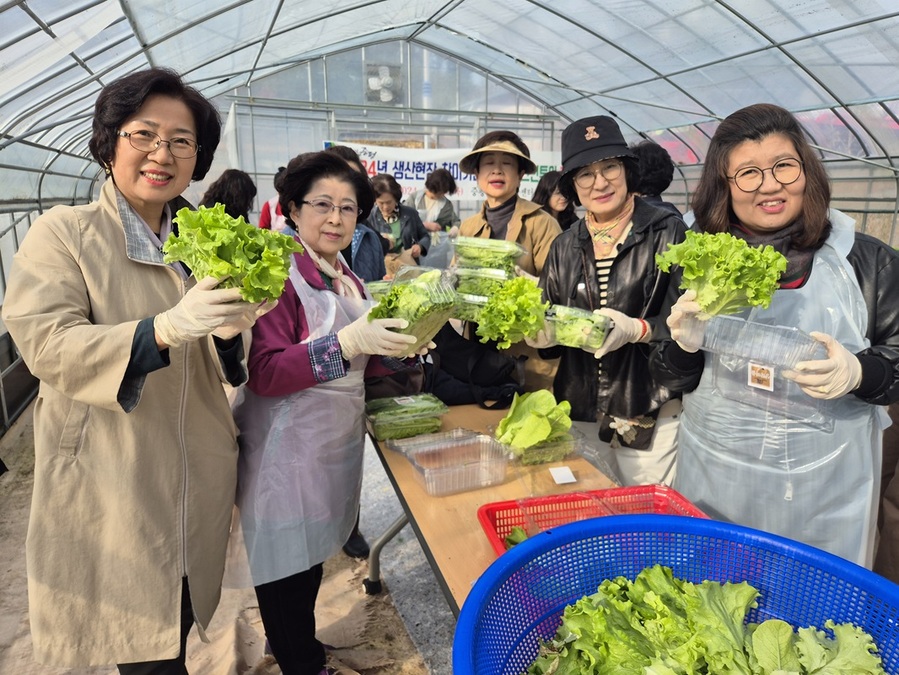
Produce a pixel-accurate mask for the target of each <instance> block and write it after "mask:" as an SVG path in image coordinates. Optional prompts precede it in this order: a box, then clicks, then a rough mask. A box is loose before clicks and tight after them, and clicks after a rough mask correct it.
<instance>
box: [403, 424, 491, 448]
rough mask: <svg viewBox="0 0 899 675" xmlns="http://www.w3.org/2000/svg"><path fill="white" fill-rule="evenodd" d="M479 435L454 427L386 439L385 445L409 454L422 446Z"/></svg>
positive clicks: (432, 445)
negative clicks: (430, 432)
mask: <svg viewBox="0 0 899 675" xmlns="http://www.w3.org/2000/svg"><path fill="white" fill-rule="evenodd" d="M480 435H481V434H480V433H479V432H477V431H472V430H471V429H463V428H462V427H456V428H455V429H450V430H449V431H440V432H438V433H435V434H421V435H420V436H413V437H411V438H399V439H390V440H389V441H387V447H388V448H390V449H391V450H395V451H396V452H399V453H402V454H404V455H409V453H410V452H414V451H416V450H421V449H422V448H431V447H434V446H435V445H440V444H442V443H455V442H457V441H461V440H470V439H472V438H475V437H477V436H480Z"/></svg>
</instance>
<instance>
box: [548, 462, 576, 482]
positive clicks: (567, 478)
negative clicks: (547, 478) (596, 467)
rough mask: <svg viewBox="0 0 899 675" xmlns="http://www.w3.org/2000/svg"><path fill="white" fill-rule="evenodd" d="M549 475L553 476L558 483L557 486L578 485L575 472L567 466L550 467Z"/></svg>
mask: <svg viewBox="0 0 899 675" xmlns="http://www.w3.org/2000/svg"><path fill="white" fill-rule="evenodd" d="M549 473H550V475H552V477H553V480H554V481H556V484H557V485H562V484H563V483H577V478H575V477H574V472H573V471H572V470H571V469H570V468H569V467H567V466H551V467H549Z"/></svg>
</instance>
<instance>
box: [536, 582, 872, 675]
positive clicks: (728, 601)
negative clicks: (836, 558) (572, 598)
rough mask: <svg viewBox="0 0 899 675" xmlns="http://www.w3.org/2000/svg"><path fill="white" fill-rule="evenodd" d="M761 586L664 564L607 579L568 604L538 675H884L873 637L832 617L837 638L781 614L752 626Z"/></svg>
mask: <svg viewBox="0 0 899 675" xmlns="http://www.w3.org/2000/svg"><path fill="white" fill-rule="evenodd" d="M758 595H759V593H758V591H757V590H756V589H755V588H754V587H753V586H751V585H749V584H748V583H746V582H742V583H723V584H722V583H718V582H714V581H704V582H702V583H701V584H693V583H690V582H688V581H684V580H681V579H677V578H675V576H674V574H673V573H672V571H671V569H670V568H668V567H663V566H661V565H656V566H653V567H647V568H646V569H644V570H643V571H641V572H640V573H639V574H638V575H637V578H636V579H634V580H633V581H630V580H628V579H626V578H625V577H617V578H615V579H607V580H606V581H603V582H602V584H600V586H599V590H598V591H597V592H596V593H595V594H593V595H589V596H586V597H584V598H582V599H580V600H578V601H577V602H576V603H575V604H573V605H569V606H567V607H566V608H565V610H564V612H563V615H562V624H561V625H560V626H559V629H558V630H557V631H556V634H555V636H554V637H553V638H552V639H550V640H547V641H545V642H543V643H542V644H541V646H540V649H539V653H538V656H537V659H536V660H535V661H534V663H533V664H531V666H530V668H529V669H528V675H550V674H551V673H557V674H561V673H566V674H568V675H594V674H596V675H613V674H614V675H686V674H690V675H706V674H708V675H719V674H722V673H728V674H731V675H811V674H815V675H846V674H848V673H852V674H853V675H868V674H877V675H881V674H883V673H884V670H883V665H882V662H881V659H880V657H879V656H878V655H877V647H876V645H875V644H874V640H873V639H872V638H871V636H870V635H868V634H867V633H865V632H864V631H863V630H861V629H860V628H857V627H855V626H853V625H851V624H840V625H837V624H835V623H834V622H832V621H828V622H826V623H825V628H827V629H829V630H830V631H831V632H832V633H833V638H831V637H828V636H827V634H826V633H824V632H823V631H820V630H817V629H815V628H811V627H809V628H800V629H799V630H798V631H796V632H794V631H793V629H792V627H791V626H790V625H789V624H787V623H785V622H784V621H780V620H778V619H769V620H767V621H764V622H762V623H760V624H746V623H745V620H746V615H747V613H748V612H749V610H750V609H752V608H753V607H755V606H756V599H757V597H758Z"/></svg>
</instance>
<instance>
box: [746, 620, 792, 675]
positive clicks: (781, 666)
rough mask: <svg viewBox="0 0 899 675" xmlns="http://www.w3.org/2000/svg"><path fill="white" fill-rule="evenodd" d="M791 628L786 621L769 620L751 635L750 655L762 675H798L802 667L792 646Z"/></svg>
mask: <svg viewBox="0 0 899 675" xmlns="http://www.w3.org/2000/svg"><path fill="white" fill-rule="evenodd" d="M793 639H794V634H793V627H792V626H791V625H790V624H788V623H787V622H786V621H780V620H779V619H769V620H768V621H764V622H762V623H761V624H760V625H759V626H758V627H757V628H756V629H755V631H754V632H753V633H752V638H751V645H752V653H753V654H754V655H755V659H756V662H757V663H758V666H759V668H760V670H761V672H762V673H763V674H764V675H769V674H770V675H773V674H774V673H797V675H798V673H800V672H801V670H802V666H801V664H800V663H799V655H798V654H797V653H796V649H795V648H794V646H793Z"/></svg>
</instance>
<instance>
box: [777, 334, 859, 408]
mask: <svg viewBox="0 0 899 675" xmlns="http://www.w3.org/2000/svg"><path fill="white" fill-rule="evenodd" d="M811 336H812V337H813V338H815V339H816V340H817V341H818V342H820V343H821V344H823V345H824V347H825V349H827V358H826V359H819V360H817V361H800V362H799V363H797V364H796V366H795V367H794V368H793V369H792V370H785V371H784V372H783V375H784V377H786V378H787V379H790V380H793V382H795V383H796V384H798V385H799V388H800V389H802V391H804V392H805V393H806V394H808V395H809V396H811V397H812V398H823V399H832V398H839V397H840V396H845V395H846V394H848V393H849V392H851V391H854V390H855V389H856V388H857V387H858V385H859V384H861V381H862V364H861V363H860V362H859V360H858V357H856V356H855V354H853V353H852V352H850V351H849V350H848V349H846V348H845V347H844V346H843V345H841V344H840V343H839V342H837V341H836V340H834V339H833V338H832V337H831V336H830V335H826V334H824V333H811Z"/></svg>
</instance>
